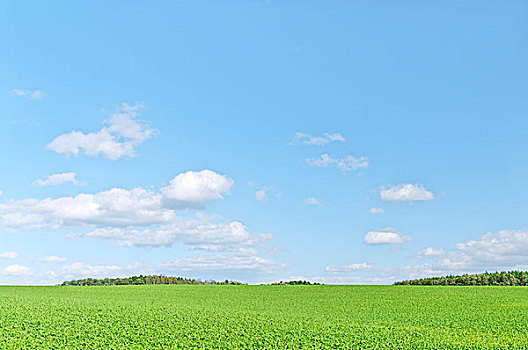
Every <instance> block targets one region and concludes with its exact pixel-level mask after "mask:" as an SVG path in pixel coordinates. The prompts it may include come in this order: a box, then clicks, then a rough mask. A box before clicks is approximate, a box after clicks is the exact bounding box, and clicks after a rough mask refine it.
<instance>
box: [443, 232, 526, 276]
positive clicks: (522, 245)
mask: <svg viewBox="0 0 528 350" xmlns="http://www.w3.org/2000/svg"><path fill="white" fill-rule="evenodd" d="M527 246H528V232H526V231H512V230H502V231H499V232H496V233H487V234H485V235H483V236H482V237H480V239H478V240H473V241H468V242H463V243H459V244H457V246H456V250H453V251H448V252H447V253H446V254H445V256H441V257H440V259H438V260H437V261H436V264H435V267H436V268H438V269H442V270H448V271H452V270H455V271H485V270H487V271H497V270H509V269H516V268H526V267H528V250H527V249H526V247H527Z"/></svg>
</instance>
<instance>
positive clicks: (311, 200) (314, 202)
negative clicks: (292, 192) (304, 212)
mask: <svg viewBox="0 0 528 350" xmlns="http://www.w3.org/2000/svg"><path fill="white" fill-rule="evenodd" d="M304 204H308V205H318V206H320V207H322V206H323V205H322V204H321V202H320V201H319V199H317V198H315V197H310V198H306V199H305V200H304Z"/></svg>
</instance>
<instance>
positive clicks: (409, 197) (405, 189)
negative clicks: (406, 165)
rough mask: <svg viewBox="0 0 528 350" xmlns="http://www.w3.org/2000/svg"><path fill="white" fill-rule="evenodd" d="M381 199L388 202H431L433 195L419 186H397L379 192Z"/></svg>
mask: <svg viewBox="0 0 528 350" xmlns="http://www.w3.org/2000/svg"><path fill="white" fill-rule="evenodd" d="M380 196H381V199H382V200H384V201H389V202H413V201H431V200H433V199H434V198H435V196H434V194H433V193H432V192H430V191H428V190H426V189H425V187H424V186H423V185H420V184H414V185H413V184H399V185H395V186H389V187H385V188H383V189H382V190H381V191H380Z"/></svg>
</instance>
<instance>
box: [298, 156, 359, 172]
mask: <svg viewBox="0 0 528 350" xmlns="http://www.w3.org/2000/svg"><path fill="white" fill-rule="evenodd" d="M306 163H308V164H309V165H312V166H316V167H319V168H328V167H331V166H335V167H337V168H339V169H341V170H342V171H352V170H357V169H361V168H366V167H368V165H369V163H368V160H367V158H366V157H359V158H356V157H354V156H351V155H348V156H346V157H343V158H332V157H331V156H329V155H328V154H327V153H324V154H322V155H321V156H320V157H317V158H310V159H306Z"/></svg>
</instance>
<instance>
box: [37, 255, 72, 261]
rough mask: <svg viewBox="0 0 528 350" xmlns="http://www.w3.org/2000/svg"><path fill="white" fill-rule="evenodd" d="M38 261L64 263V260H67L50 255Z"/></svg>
mask: <svg viewBox="0 0 528 350" xmlns="http://www.w3.org/2000/svg"><path fill="white" fill-rule="evenodd" d="M40 261H42V262H45V263H65V262H66V261H68V259H66V258H63V257H60V256H55V255H52V256H45V257H43V258H42V259H41V260H40Z"/></svg>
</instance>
